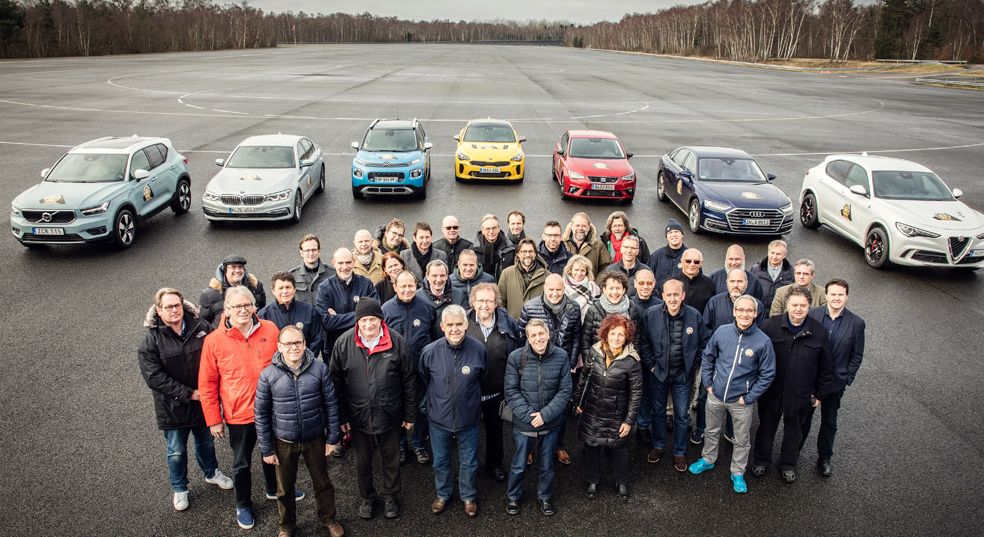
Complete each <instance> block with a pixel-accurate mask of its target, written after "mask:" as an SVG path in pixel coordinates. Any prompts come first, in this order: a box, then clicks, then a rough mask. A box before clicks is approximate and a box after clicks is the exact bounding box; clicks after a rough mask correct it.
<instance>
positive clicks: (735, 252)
mask: <svg viewBox="0 0 984 537" xmlns="http://www.w3.org/2000/svg"><path fill="white" fill-rule="evenodd" d="M734 269H741V270H744V271H745V281H747V282H748V290H747V293H746V294H749V295H752V296H754V297H755V298H757V299H759V301H761V300H762V284H760V283H759V281H758V278H756V277H755V276H754V275H753V274H752V273H751V272H750V271H749V270H747V269H746V268H745V249H744V248H742V247H741V245H739V244H732V245H731V246H728V251H727V252H725V254H724V268H723V269H720V270H716V271H714V272H713V273H712V274H711V275H710V278H711V280H714V292H715V294H718V293H725V292H727V291H728V276H729V274H730V272H731V271H732V270H734ZM705 319H706V318H705Z"/></svg>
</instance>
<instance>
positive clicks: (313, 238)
mask: <svg viewBox="0 0 984 537" xmlns="http://www.w3.org/2000/svg"><path fill="white" fill-rule="evenodd" d="M298 246H299V247H300V251H301V264H300V265H298V266H296V267H294V268H293V269H291V270H290V273H291V275H292V276H294V286H295V287H296V288H297V300H300V301H301V302H305V303H307V304H310V305H312V306H313V305H314V299H315V298H316V297H317V294H318V286H319V285H321V282H323V281H325V280H327V279H328V278H331V277H332V276H334V275H335V269H334V268H333V267H331V266H330V265H328V264H326V263H322V262H321V239H319V238H318V236H317V235H311V234H310V233H309V234H307V235H305V236H304V237H302V238H301V242H300V244H299V245H298Z"/></svg>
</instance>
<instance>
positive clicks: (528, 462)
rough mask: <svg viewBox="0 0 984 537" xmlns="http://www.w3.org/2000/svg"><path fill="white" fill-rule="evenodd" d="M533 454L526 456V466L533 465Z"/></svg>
mask: <svg viewBox="0 0 984 537" xmlns="http://www.w3.org/2000/svg"><path fill="white" fill-rule="evenodd" d="M533 460H534V457H533V452H532V451H531V452H530V454H529V455H527V456H526V466H531V465H532V464H533Z"/></svg>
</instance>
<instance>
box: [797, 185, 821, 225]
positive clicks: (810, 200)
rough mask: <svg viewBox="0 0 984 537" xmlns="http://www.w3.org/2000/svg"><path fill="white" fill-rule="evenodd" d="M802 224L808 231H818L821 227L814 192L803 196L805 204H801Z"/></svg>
mask: <svg viewBox="0 0 984 537" xmlns="http://www.w3.org/2000/svg"><path fill="white" fill-rule="evenodd" d="M800 223H801V224H803V227H805V228H806V229H817V228H818V227H820V217H819V215H818V212H817V197H816V196H814V195H813V192H809V193H807V194H806V195H805V196H803V203H802V204H800Z"/></svg>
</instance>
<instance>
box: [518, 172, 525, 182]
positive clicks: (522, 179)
mask: <svg viewBox="0 0 984 537" xmlns="http://www.w3.org/2000/svg"><path fill="white" fill-rule="evenodd" d="M525 179H526V174H525V173H524V174H523V175H522V176H520V178H519V179H516V182H517V183H519V184H522V183H523V181H524V180H525Z"/></svg>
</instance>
